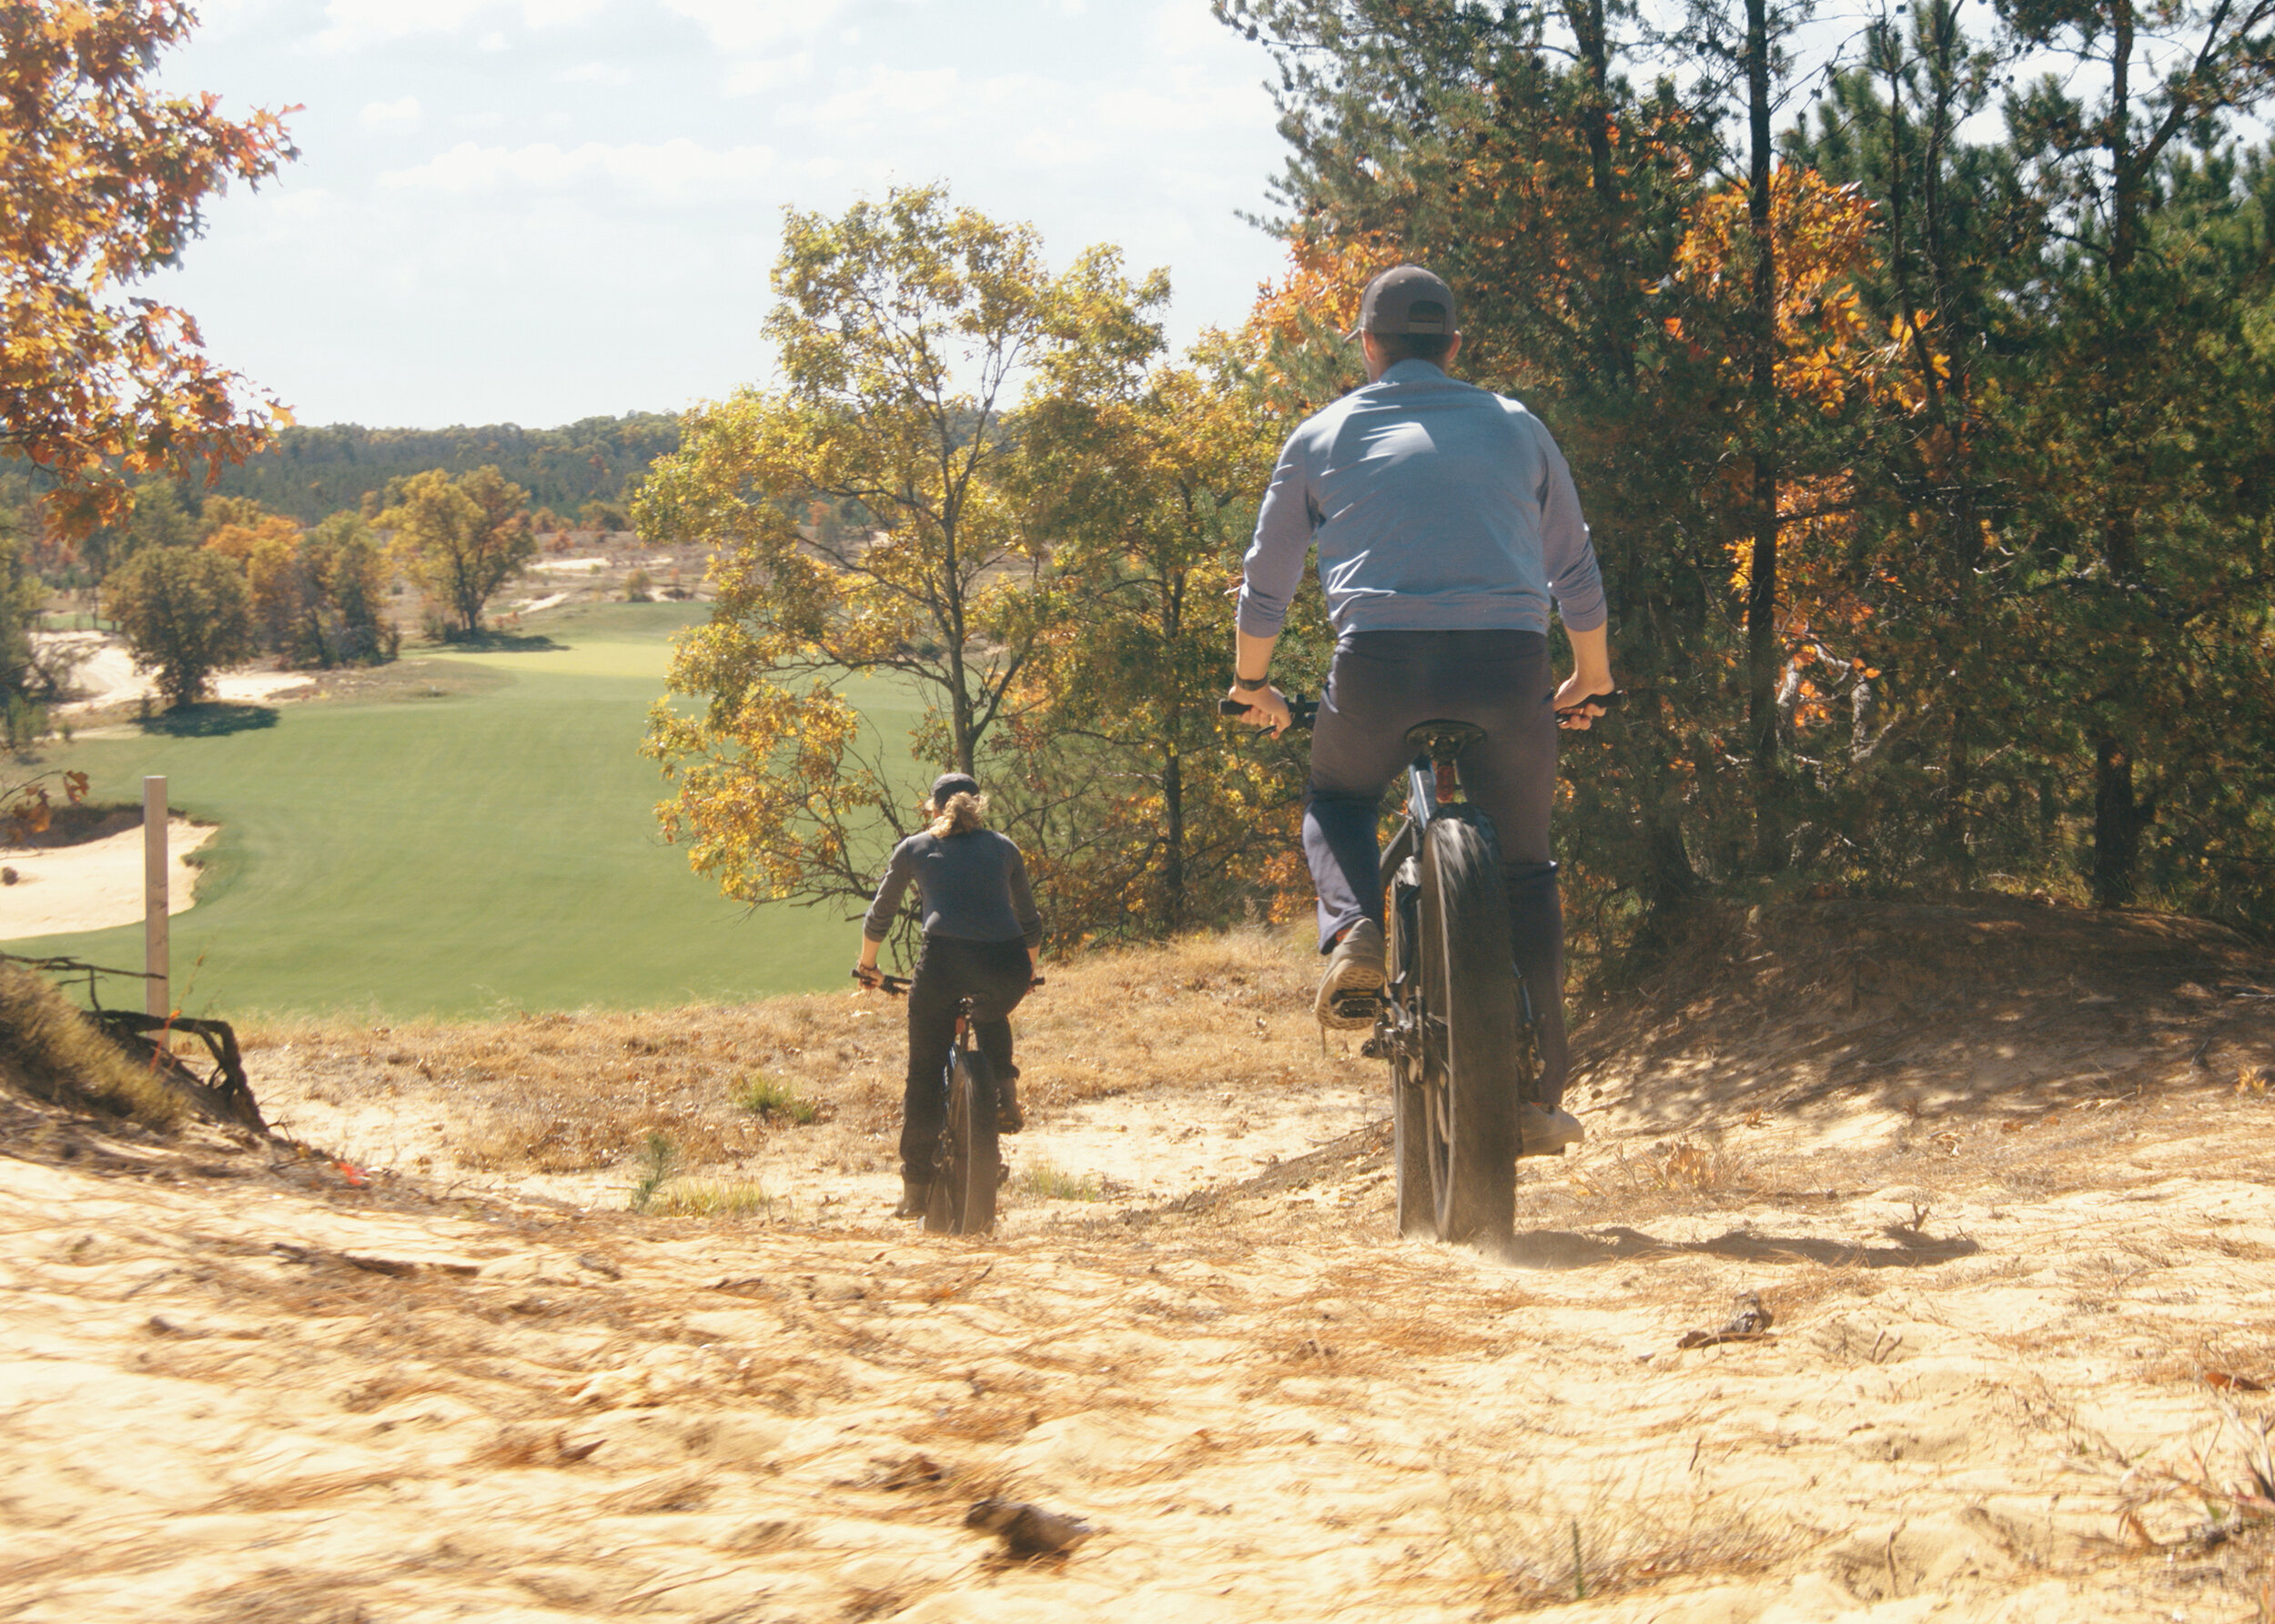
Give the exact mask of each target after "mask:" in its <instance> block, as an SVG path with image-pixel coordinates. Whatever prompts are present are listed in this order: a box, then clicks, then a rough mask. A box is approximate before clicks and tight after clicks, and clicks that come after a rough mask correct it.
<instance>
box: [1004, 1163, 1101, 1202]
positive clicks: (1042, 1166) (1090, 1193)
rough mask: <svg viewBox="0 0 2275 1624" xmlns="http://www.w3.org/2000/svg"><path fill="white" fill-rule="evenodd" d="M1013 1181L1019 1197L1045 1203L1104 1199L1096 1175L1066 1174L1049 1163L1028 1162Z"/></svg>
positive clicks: (1064, 1170)
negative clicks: (1033, 1198)
mask: <svg viewBox="0 0 2275 1624" xmlns="http://www.w3.org/2000/svg"><path fill="white" fill-rule="evenodd" d="M1013 1182H1014V1184H1015V1185H1016V1188H1017V1189H1018V1191H1019V1193H1020V1194H1021V1195H1033V1196H1036V1197H1037V1198H1038V1199H1041V1200H1044V1201H1103V1200H1105V1199H1106V1186H1105V1185H1103V1184H1102V1183H1100V1182H1099V1180H1098V1177H1097V1175H1096V1174H1090V1173H1069V1172H1067V1170H1066V1169H1065V1168H1064V1167H1060V1166H1058V1165H1056V1164H1054V1163H1050V1162H1029V1163H1028V1164H1027V1165H1026V1166H1025V1167H1023V1168H1021V1169H1020V1171H1019V1176H1018V1177H1017V1178H1016V1180H1015V1181H1013Z"/></svg>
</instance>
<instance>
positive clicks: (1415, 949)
mask: <svg viewBox="0 0 2275 1624" xmlns="http://www.w3.org/2000/svg"><path fill="white" fill-rule="evenodd" d="M1385 917H1386V919H1387V921H1388V923H1389V924H1390V930H1389V931H1388V932H1387V933H1385V943H1384V945H1385V946H1386V948H1387V949H1388V950H1389V968H1390V988H1391V1004H1390V1008H1389V1010H1388V1011H1387V1013H1388V1014H1390V1016H1391V1017H1393V1019H1394V1020H1395V1021H1396V1022H1398V1023H1406V1022H1411V1021H1412V1020H1414V1019H1415V1018H1416V1016H1417V1014H1419V1013H1420V1010H1421V979H1420V977H1421V955H1420V947H1421V944H1420V943H1418V942H1416V941H1415V939H1414V938H1415V933H1416V925H1417V924H1418V923H1419V922H1420V919H1421V864H1420V863H1419V862H1417V861H1415V860H1414V859H1413V858H1411V857H1410V858H1408V859H1407V860H1406V861H1405V862H1403V863H1401V864H1400V865H1399V871H1398V874H1397V876H1396V878H1395V879H1393V880H1392V882H1391V883H1390V907H1389V909H1388V910H1387V911H1386V913H1385ZM1427 1082H1428V1074H1427V1069H1426V1068H1425V1066H1424V1065H1423V1064H1422V1062H1421V1059H1420V1058H1419V1057H1418V1056H1416V1055H1414V1054H1410V1053H1409V1052H1408V1051H1407V1045H1406V1044H1403V1043H1402V1042H1401V1043H1396V1044H1394V1045H1393V1046H1392V1047H1391V1049H1390V1155H1391V1156H1392V1158H1393V1165H1395V1166H1396V1168H1397V1170H1398V1232H1399V1234H1400V1235H1401V1236H1408V1237H1410V1238H1412V1239H1418V1240H1429V1239H1431V1238H1432V1237H1434V1236H1436V1235H1437V1233H1438V1208H1437V1201H1436V1197H1435V1195H1433V1193H1432V1192H1431V1187H1430V1105H1429V1100H1428V1098H1427V1096H1426V1094H1424V1092H1423V1091H1424V1088H1425V1087H1426V1085H1427Z"/></svg>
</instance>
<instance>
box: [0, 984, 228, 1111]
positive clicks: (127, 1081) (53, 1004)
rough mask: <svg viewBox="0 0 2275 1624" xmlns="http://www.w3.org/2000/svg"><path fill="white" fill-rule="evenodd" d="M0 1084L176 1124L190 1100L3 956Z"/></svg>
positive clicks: (60, 1101)
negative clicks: (129, 1055)
mask: <svg viewBox="0 0 2275 1624" xmlns="http://www.w3.org/2000/svg"><path fill="white" fill-rule="evenodd" d="M0 1083H5V1084H10V1085H13V1086H14V1087H15V1088H17V1089H19V1090H20V1091H22V1092H23V1093H25V1094H31V1095H32V1096H33V1097H35V1098H36V1099H42V1100H45V1101H47V1102H48V1103H50V1104H51V1105H64V1106H67V1107H70V1108H73V1109H76V1110H86V1111H95V1112H99V1113H102V1114H103V1115H110V1116H123V1117H126V1118H129V1119H130V1120H132V1121H135V1122H138V1123H141V1124H142V1125H144V1126H146V1127H154V1128H169V1127H172V1126H174V1125H177V1123H179V1122H180V1121H181V1119H182V1114H183V1111H184V1105H183V1103H182V1101H181V1100H180V1098H179V1097H177V1095H176V1094H174V1092H173V1091H172V1090H171V1089H169V1088H167V1086H166V1084H164V1083H162V1082H161V1081H159V1079H158V1078H157V1075H156V1074H154V1073H152V1072H151V1071H150V1070H149V1068H147V1067H146V1066H143V1065H140V1064H136V1062H134V1061H133V1060H131V1059H129V1058H128V1057H127V1056H126V1054H123V1053H121V1052H120V1050H119V1049H118V1048H117V1047H116V1045H114V1044H112V1043H111V1042H110V1040H109V1039H107V1038H106V1037H105V1036H104V1035H103V1034H102V1032H101V1031H100V1030H99V1029H98V1028H97V1027H96V1025H95V1024H94V1023H93V1022H92V1021H89V1020H88V1019H87V1018H86V1016H85V1015H83V1014H80V1013H79V1011H78V1010H77V1009H76V1008H75V1007H74V1006H73V1005H72V1004H71V1003H70V1001H69V1000H68V999H66V998H65V997H64V995H63V994H61V993H59V992H57V991H56V988H55V986H54V985H53V984H52V983H49V982H48V981H47V980H46V978H45V977H44V976H42V975H40V974H39V973H36V972H35V971H32V970H28V969H26V968H25V967H24V966H23V965H21V964H14V963H5V962H0Z"/></svg>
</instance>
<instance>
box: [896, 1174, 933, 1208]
mask: <svg viewBox="0 0 2275 1624" xmlns="http://www.w3.org/2000/svg"><path fill="white" fill-rule="evenodd" d="M929 1205H932V1181H931V1180H930V1179H926V1180H925V1182H924V1183H923V1184H918V1183H917V1182H916V1181H915V1179H913V1178H911V1177H909V1176H908V1175H906V1174H905V1173H904V1174H902V1175H901V1204H900V1205H898V1206H896V1207H895V1208H894V1209H893V1215H894V1216H895V1217H896V1218H921V1217H923V1216H924V1215H925V1207H927V1206H929Z"/></svg>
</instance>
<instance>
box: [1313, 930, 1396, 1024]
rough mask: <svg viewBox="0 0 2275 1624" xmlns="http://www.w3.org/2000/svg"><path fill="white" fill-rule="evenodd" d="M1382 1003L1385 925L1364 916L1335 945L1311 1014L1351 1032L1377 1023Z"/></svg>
mask: <svg viewBox="0 0 2275 1624" xmlns="http://www.w3.org/2000/svg"><path fill="white" fill-rule="evenodd" d="M1381 1004H1382V927H1381V926H1380V925H1379V924H1377V923H1375V922H1374V921H1373V920H1371V919H1362V920H1360V922H1359V923H1357V924H1355V925H1353V926H1351V927H1350V929H1349V930H1348V931H1345V932H1344V933H1343V939H1342V940H1341V941H1340V942H1338V943H1336V944H1335V952H1334V953H1333V955H1332V956H1330V958H1329V959H1328V961H1327V973H1326V974H1325V975H1324V976H1322V977H1320V995H1319V997H1318V998H1316V999H1314V1000H1313V1001H1312V1004H1311V1013H1312V1014H1314V1015H1316V1016H1317V1017H1319V1023H1320V1025H1322V1026H1331V1027H1334V1028H1336V1029H1337V1030H1339V1031H1344V1032H1349V1031H1355V1030H1357V1029H1358V1028H1360V1027H1362V1026H1371V1025H1373V1024H1374V1016H1375V1011H1376V1010H1377V1009H1379V1008H1380V1007H1381Z"/></svg>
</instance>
